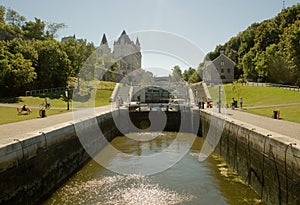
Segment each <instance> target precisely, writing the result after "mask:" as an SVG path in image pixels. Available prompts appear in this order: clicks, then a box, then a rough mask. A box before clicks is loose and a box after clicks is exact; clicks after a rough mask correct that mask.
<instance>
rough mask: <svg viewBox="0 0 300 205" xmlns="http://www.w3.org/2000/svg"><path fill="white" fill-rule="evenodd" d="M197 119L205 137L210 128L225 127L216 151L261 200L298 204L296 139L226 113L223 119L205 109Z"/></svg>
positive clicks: (299, 172)
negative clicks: (228, 115)
mask: <svg viewBox="0 0 300 205" xmlns="http://www.w3.org/2000/svg"><path fill="white" fill-rule="evenodd" d="M200 119H201V127H202V135H203V136H204V137H205V136H206V135H207V133H208V131H209V129H222V128H224V129H223V132H222V135H221V138H220V141H219V143H218V144H217V146H216V149H215V151H216V152H217V153H219V154H220V155H221V156H222V157H224V159H225V160H226V162H227V163H228V164H229V165H230V166H231V167H233V168H234V169H235V170H236V171H237V172H238V174H239V175H240V176H242V177H243V178H244V179H245V181H246V182H247V183H248V184H249V186H251V187H252V188H253V189H254V190H255V191H256V192H257V193H258V194H259V195H260V196H261V198H262V199H263V201H265V202H266V203H267V204H272V205H273V204H295V205H296V204H300V197H299V193H300V169H299V168H300V142H299V141H297V140H295V139H291V138H289V137H286V136H282V135H279V134H276V133H271V132H270V131H267V130H264V129H261V128H258V127H254V126H252V125H251V126H250V125H247V124H245V123H243V122H240V121H237V120H234V121H233V120H232V119H230V118H229V117H228V118H226V119H225V120H224V118H223V119H222V117H221V116H218V114H213V115H212V113H210V112H208V111H205V110H202V111H201V112H200ZM216 122H217V123H216ZM220 124H222V126H220ZM295 143H296V144H295Z"/></svg>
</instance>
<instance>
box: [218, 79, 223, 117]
mask: <svg viewBox="0 0 300 205" xmlns="http://www.w3.org/2000/svg"><path fill="white" fill-rule="evenodd" d="M221 94H222V87H221V85H219V101H218V104H219V106H218V107H219V113H221Z"/></svg>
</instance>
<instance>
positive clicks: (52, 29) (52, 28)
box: [46, 23, 67, 38]
mask: <svg viewBox="0 0 300 205" xmlns="http://www.w3.org/2000/svg"><path fill="white" fill-rule="evenodd" d="M66 27H67V25H66V24H64V23H49V24H47V30H46V36H49V37H51V38H55V37H57V32H58V31H59V30H61V29H64V28H66Z"/></svg>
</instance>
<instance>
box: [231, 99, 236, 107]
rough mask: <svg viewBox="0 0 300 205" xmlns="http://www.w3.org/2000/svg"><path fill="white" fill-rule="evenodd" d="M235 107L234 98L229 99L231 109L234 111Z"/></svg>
mask: <svg viewBox="0 0 300 205" xmlns="http://www.w3.org/2000/svg"><path fill="white" fill-rule="evenodd" d="M234 107H235V100H234V98H232V99H231V108H232V109H234Z"/></svg>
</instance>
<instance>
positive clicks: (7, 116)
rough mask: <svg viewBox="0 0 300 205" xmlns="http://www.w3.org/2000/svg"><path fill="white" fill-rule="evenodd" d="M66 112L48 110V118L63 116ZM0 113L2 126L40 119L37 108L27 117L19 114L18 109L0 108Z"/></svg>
mask: <svg viewBox="0 0 300 205" xmlns="http://www.w3.org/2000/svg"><path fill="white" fill-rule="evenodd" d="M65 112H67V110H54V109H50V110H46V114H47V116H50V115H56V114H61V113H65ZM0 113H1V115H0V125H1V124H7V123H11V122H19V121H23V120H31V119H36V118H39V117H40V116H39V109H37V108H33V109H32V113H31V114H29V115H27V114H18V113H17V109H16V108H10V107H0Z"/></svg>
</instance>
